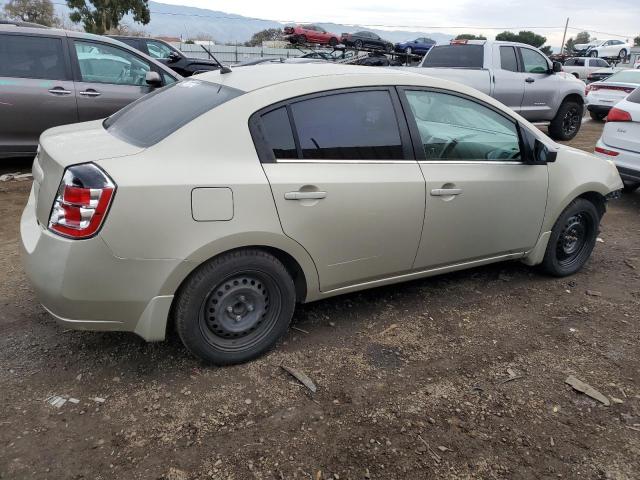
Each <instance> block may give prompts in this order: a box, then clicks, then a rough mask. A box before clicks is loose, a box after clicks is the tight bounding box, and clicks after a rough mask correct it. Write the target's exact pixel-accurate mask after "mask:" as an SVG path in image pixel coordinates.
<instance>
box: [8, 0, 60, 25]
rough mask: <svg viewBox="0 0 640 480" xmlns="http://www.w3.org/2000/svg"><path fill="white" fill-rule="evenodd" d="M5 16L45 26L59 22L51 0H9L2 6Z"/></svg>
mask: <svg viewBox="0 0 640 480" xmlns="http://www.w3.org/2000/svg"><path fill="white" fill-rule="evenodd" d="M4 12H5V14H6V16H7V17H9V18H11V19H14V20H22V21H23V22H32V23H38V24H40V25H45V26H47V27H54V26H57V25H59V24H60V19H59V18H58V17H57V16H56V14H55V11H54V10H53V3H51V0H11V1H10V2H9V3H7V4H6V5H5V6H4Z"/></svg>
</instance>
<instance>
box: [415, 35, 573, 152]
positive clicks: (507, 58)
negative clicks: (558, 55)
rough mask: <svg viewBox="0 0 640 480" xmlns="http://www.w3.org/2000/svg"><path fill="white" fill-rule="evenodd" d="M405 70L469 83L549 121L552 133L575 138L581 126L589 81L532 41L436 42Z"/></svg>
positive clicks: (522, 112) (536, 119) (556, 136)
mask: <svg viewBox="0 0 640 480" xmlns="http://www.w3.org/2000/svg"><path fill="white" fill-rule="evenodd" d="M404 69H405V70H408V71H412V72H416V73H422V74H423V75H430V76H433V77H437V78H444V79H447V80H453V81H456V82H460V83H464V84H466V85H469V86H471V87H473V88H476V89H478V90H480V91H481V92H484V93H486V94H488V95H491V96H492V97H494V98H496V99H497V100H499V101H500V102H502V103H504V104H505V105H507V106H508V107H510V108H511V109H513V110H514V111H516V112H517V113H519V114H520V115H522V116H523V117H524V118H526V119H527V120H529V121H532V122H545V123H548V124H549V127H548V131H549V135H550V136H551V138H554V139H556V140H570V139H572V138H573V137H575V136H576V134H577V133H578V131H579V130H580V125H581V121H582V114H583V109H584V88H585V84H584V82H582V81H580V80H578V79H576V78H575V77H574V76H573V75H570V74H566V73H564V72H562V71H561V69H562V65H561V64H560V63H557V62H555V63H553V62H551V60H549V59H548V58H547V57H546V56H545V55H544V54H543V53H542V52H541V51H540V50H538V49H537V48H534V47H532V46H530V45H525V44H521V43H513V42H497V41H487V40H453V41H451V43H450V44H449V45H436V46H434V47H433V48H431V50H429V52H428V53H427V54H426V55H425V56H424V58H423V59H422V62H421V63H420V65H419V66H418V67H405V68H404Z"/></svg>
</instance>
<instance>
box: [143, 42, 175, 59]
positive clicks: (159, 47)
mask: <svg viewBox="0 0 640 480" xmlns="http://www.w3.org/2000/svg"><path fill="white" fill-rule="evenodd" d="M147 50H148V51H149V56H150V57H152V58H169V55H170V54H171V52H173V50H172V49H171V48H170V47H169V46H168V45H165V44H164V43H162V42H157V41H155V40H147Z"/></svg>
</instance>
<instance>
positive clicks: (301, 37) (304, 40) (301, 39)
mask: <svg viewBox="0 0 640 480" xmlns="http://www.w3.org/2000/svg"><path fill="white" fill-rule="evenodd" d="M298 43H299V44H300V45H304V44H305V43H307V37H306V36H304V35H298Z"/></svg>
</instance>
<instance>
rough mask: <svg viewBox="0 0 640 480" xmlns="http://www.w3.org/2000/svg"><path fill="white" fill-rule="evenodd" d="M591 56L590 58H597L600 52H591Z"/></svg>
mask: <svg viewBox="0 0 640 480" xmlns="http://www.w3.org/2000/svg"><path fill="white" fill-rule="evenodd" d="M589 56H590V57H595V58H597V57H598V51H597V50H594V51H593V52H591V53H590V54H589Z"/></svg>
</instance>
